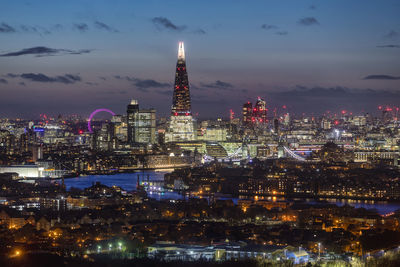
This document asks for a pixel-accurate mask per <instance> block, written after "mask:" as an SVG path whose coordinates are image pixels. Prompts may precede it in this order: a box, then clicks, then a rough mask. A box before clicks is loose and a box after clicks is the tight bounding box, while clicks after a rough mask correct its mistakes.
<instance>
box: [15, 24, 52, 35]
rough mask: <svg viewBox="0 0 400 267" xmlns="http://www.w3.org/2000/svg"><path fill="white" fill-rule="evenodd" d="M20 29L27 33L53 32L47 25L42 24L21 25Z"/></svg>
mask: <svg viewBox="0 0 400 267" xmlns="http://www.w3.org/2000/svg"><path fill="white" fill-rule="evenodd" d="M20 29H21V31H22V32H27V33H37V34H40V35H42V34H51V31H50V30H48V29H47V28H45V27H41V26H29V25H21V26H20Z"/></svg>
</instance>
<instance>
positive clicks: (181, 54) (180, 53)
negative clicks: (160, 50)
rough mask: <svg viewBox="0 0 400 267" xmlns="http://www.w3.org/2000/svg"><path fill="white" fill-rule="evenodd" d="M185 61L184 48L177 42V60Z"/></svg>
mask: <svg viewBox="0 0 400 267" xmlns="http://www.w3.org/2000/svg"><path fill="white" fill-rule="evenodd" d="M179 59H180V60H185V46H184V45H183V42H179V45H178V60H179Z"/></svg>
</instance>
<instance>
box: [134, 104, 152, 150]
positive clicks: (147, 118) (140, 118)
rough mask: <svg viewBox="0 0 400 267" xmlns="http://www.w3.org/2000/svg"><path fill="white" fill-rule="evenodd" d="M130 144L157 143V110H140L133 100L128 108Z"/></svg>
mask: <svg viewBox="0 0 400 267" xmlns="http://www.w3.org/2000/svg"><path fill="white" fill-rule="evenodd" d="M127 124H128V143H129V144H135V143H140V144H154V143H155V142H156V110H155V109H142V110H141V109H139V103H138V102H137V101H136V100H132V101H131V103H130V104H129V105H128V108H127Z"/></svg>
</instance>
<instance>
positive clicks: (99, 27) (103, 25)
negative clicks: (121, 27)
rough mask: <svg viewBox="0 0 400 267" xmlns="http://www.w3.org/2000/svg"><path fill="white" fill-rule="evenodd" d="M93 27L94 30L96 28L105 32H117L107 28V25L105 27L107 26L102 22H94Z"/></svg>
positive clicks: (109, 27)
mask: <svg viewBox="0 0 400 267" xmlns="http://www.w3.org/2000/svg"><path fill="white" fill-rule="evenodd" d="M94 26H95V27H96V28H98V29H101V30H106V31H108V32H119V31H118V30H117V29H114V28H113V27H111V26H109V25H107V24H105V23H104V22H101V21H95V22H94Z"/></svg>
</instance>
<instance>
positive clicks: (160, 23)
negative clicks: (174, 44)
mask: <svg viewBox="0 0 400 267" xmlns="http://www.w3.org/2000/svg"><path fill="white" fill-rule="evenodd" d="M151 21H152V22H153V24H154V25H155V26H156V27H157V29H159V30H164V29H166V30H171V31H176V32H181V31H183V30H184V29H186V26H185V25H182V26H178V25H176V24H174V23H172V22H171V21H170V20H169V19H167V18H165V17H154V18H152V19H151Z"/></svg>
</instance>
